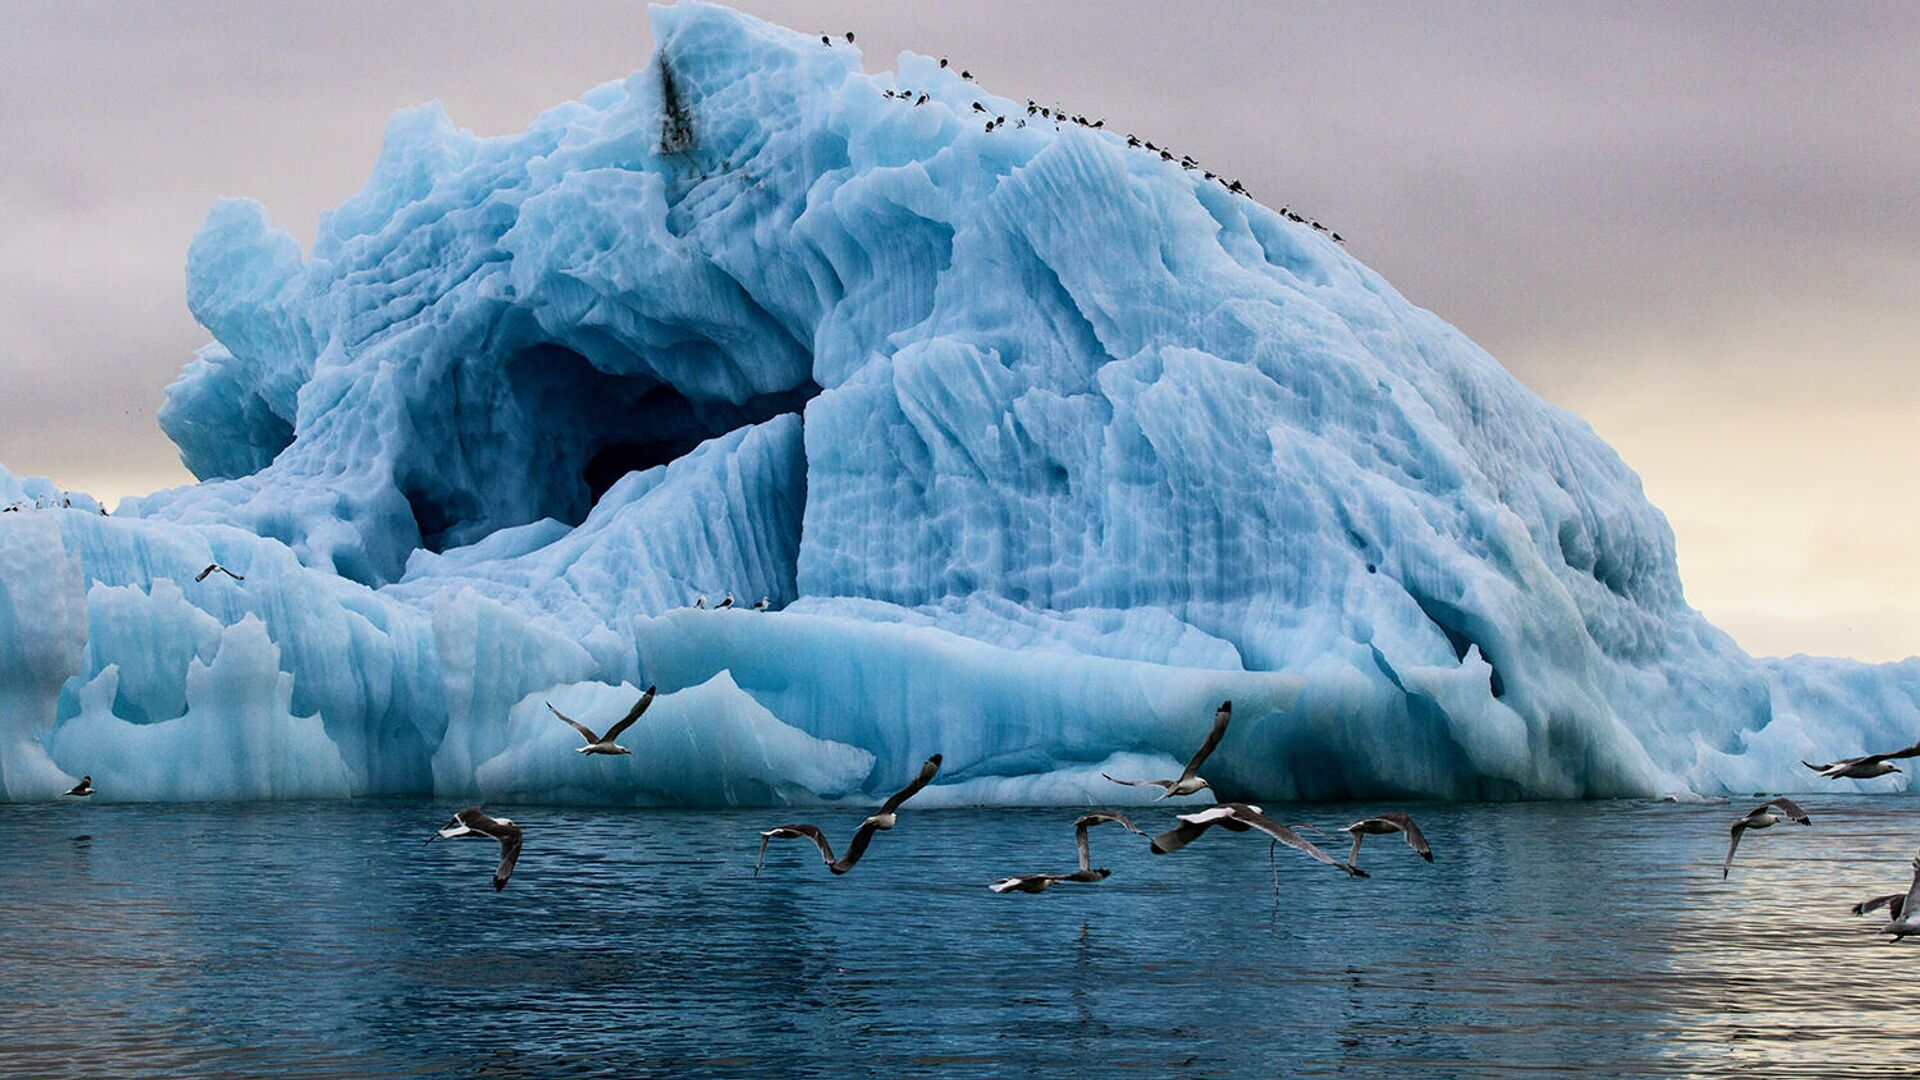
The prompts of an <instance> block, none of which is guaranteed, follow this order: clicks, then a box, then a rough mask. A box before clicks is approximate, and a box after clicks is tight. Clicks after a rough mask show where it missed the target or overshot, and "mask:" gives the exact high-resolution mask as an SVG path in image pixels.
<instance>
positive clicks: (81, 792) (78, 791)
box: [60, 776, 93, 799]
mask: <svg viewBox="0 0 1920 1080" xmlns="http://www.w3.org/2000/svg"><path fill="white" fill-rule="evenodd" d="M92 794H93V777H91V776H83V777H81V778H80V782H79V783H77V784H75V785H73V786H72V787H70V788H68V789H67V790H65V791H63V792H61V793H60V795H61V796H62V797H63V798H64V797H65V796H68V795H71V796H73V797H74V798H76V799H84V798H86V797H87V796H89V795H92Z"/></svg>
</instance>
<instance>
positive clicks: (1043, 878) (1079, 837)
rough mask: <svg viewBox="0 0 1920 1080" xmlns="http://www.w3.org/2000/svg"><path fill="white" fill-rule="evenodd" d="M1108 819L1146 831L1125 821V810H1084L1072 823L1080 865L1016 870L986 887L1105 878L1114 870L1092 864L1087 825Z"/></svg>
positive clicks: (1033, 889)
mask: <svg viewBox="0 0 1920 1080" xmlns="http://www.w3.org/2000/svg"><path fill="white" fill-rule="evenodd" d="M1108 821H1112V822H1115V823H1118V824H1120V825H1124V826H1126V828H1127V831H1128V832H1131V833H1135V834H1137V835H1139V836H1145V835H1147V834H1146V833H1145V832H1144V831H1142V830H1141V828H1140V826H1138V825H1135V824H1134V823H1133V822H1131V821H1128V820H1127V817H1126V815H1125V814H1116V813H1114V812H1113V811H1110V810H1099V811H1095V812H1094V813H1091V814H1083V815H1081V816H1080V817H1079V818H1077V819H1075V821H1074V823H1073V842H1074V845H1075V846H1076V847H1078V848H1079V849H1080V869H1078V870H1075V871H1074V872H1073V873H1071V874H1016V875H1014V876H1013V877H1005V878H1001V879H1000V880H998V881H996V882H994V883H993V884H991V885H988V886H987V888H989V889H991V890H993V891H994V892H997V893H1008V892H1023V893H1043V892H1046V891H1047V890H1048V889H1051V888H1053V887H1054V886H1055V885H1057V884H1059V883H1060V882H1062V881H1080V882H1087V883H1089V884H1090V883H1092V882H1095V881H1105V880H1107V879H1108V878H1110V877H1112V876H1113V871H1111V870H1109V869H1107V868H1105V867H1100V868H1098V869H1096V868H1095V867H1094V865H1093V854H1092V849H1091V848H1089V847H1088V845H1087V829H1088V828H1089V827H1090V826H1093V825H1099V824H1102V823H1104V822H1108Z"/></svg>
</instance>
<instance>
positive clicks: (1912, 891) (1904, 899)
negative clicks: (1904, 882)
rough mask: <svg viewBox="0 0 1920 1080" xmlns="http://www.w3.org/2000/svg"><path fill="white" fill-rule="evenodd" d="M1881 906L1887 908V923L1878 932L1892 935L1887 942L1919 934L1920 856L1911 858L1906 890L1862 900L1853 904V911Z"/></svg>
mask: <svg viewBox="0 0 1920 1080" xmlns="http://www.w3.org/2000/svg"><path fill="white" fill-rule="evenodd" d="M1882 907H1884V908H1886V909H1887V924H1886V925H1885V926H1882V927H1881V928H1880V932H1881V933H1883V934H1892V935H1893V936H1892V937H1891V938H1889V939H1887V943H1888V944H1892V943H1893V942H1896V941H1899V940H1900V939H1901V938H1903V937H1906V936H1908V935H1910V934H1920V858H1916V859H1914V860H1913V883H1912V884H1911V885H1908V886H1907V891H1906V892H1904V893H1889V894H1887V895H1886V896H1876V897H1874V898H1873V899H1871V900H1862V901H1861V902H1859V903H1857V904H1855V905H1853V913H1854V914H1855V915H1865V914H1866V913H1867V912H1869V911H1872V910H1874V909H1875V908H1882Z"/></svg>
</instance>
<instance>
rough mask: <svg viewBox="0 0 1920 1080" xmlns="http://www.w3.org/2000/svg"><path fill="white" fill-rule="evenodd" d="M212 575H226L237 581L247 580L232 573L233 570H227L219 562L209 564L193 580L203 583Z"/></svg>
mask: <svg viewBox="0 0 1920 1080" xmlns="http://www.w3.org/2000/svg"><path fill="white" fill-rule="evenodd" d="M211 574H225V575H227V576H228V577H230V578H232V579H233V580H235V581H245V580H247V579H246V578H243V577H241V576H240V575H239V574H236V573H234V572H233V571H231V570H229V569H227V568H226V567H224V566H221V565H220V564H219V563H217V562H216V563H208V564H207V568H206V569H205V570H202V571H200V572H199V573H198V574H195V575H194V577H193V580H194V581H195V582H201V581H205V580H207V577H208V576H209V575H211Z"/></svg>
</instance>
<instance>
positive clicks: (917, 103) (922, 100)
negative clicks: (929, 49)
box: [913, 65, 944, 109]
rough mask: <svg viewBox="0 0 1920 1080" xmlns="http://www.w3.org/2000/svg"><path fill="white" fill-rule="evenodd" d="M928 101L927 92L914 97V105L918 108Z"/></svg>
mask: <svg viewBox="0 0 1920 1080" xmlns="http://www.w3.org/2000/svg"><path fill="white" fill-rule="evenodd" d="M942 66H944V65H942ZM926 103H927V95H925V94H921V95H920V96H919V97H917V98H914V99H913V107H914V108H916V109H917V108H919V107H920V106H922V105H925V104H926Z"/></svg>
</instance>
